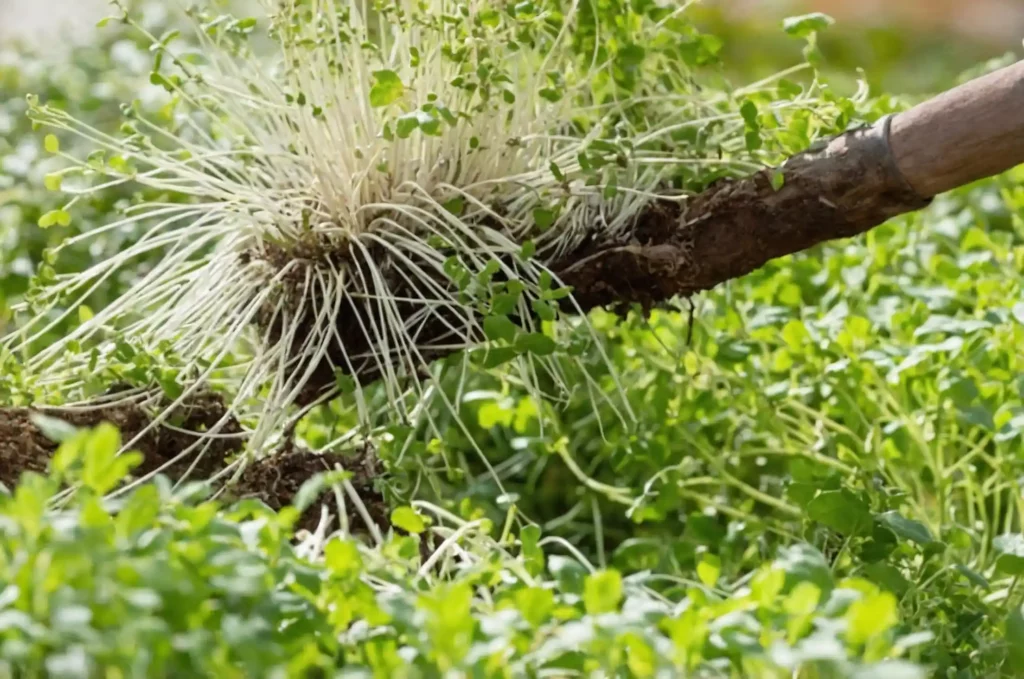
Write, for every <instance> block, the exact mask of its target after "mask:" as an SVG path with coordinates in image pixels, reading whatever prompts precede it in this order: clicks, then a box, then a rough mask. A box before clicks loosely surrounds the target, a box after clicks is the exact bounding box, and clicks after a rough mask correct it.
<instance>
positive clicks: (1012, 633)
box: [1003, 606, 1024, 676]
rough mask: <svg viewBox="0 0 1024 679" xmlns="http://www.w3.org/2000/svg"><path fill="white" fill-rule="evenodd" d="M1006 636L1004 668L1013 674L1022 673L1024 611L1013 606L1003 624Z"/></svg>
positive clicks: (1023, 667) (1023, 666) (1023, 664)
mask: <svg viewBox="0 0 1024 679" xmlns="http://www.w3.org/2000/svg"><path fill="white" fill-rule="evenodd" d="M1003 634H1004V636H1005V637H1006V669H1008V670H1011V671H1012V672H1013V675H1014V676H1021V675H1024V611H1022V609H1021V607H1020V606H1014V607H1013V609H1012V610H1011V611H1010V614H1009V615H1007V616H1006V622H1005V623H1004V624H1003Z"/></svg>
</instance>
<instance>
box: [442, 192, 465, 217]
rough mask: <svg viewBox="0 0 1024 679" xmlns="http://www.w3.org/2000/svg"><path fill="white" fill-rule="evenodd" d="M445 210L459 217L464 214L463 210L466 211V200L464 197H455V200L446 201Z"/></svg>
mask: <svg viewBox="0 0 1024 679" xmlns="http://www.w3.org/2000/svg"><path fill="white" fill-rule="evenodd" d="M444 209H445V210H447V211H448V212H450V213H452V214H453V215H455V216H456V217H458V216H459V215H461V214H462V212H463V210H465V209H466V199H465V198H463V197H462V196H455V197H454V198H452V199H450V200H447V201H445V203H444Z"/></svg>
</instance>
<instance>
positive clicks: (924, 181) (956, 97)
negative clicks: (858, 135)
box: [890, 61, 1024, 198]
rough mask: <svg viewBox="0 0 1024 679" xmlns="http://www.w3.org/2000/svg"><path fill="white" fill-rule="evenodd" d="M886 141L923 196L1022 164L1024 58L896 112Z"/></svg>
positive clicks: (905, 174)
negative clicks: (897, 113)
mask: <svg viewBox="0 0 1024 679" xmlns="http://www.w3.org/2000/svg"><path fill="white" fill-rule="evenodd" d="M890 145H891V148H892V154H893V158H894V160H895V162H896V165H897V167H899V169H900V171H901V172H902V173H903V176H904V177H905V178H906V180H907V182H909V183H910V185H911V187H913V188H914V190H915V191H917V192H918V194H919V195H921V196H922V197H924V198H931V197H932V196H936V195H938V194H940V193H943V192H944V191H949V190H951V189H955V188H957V187H958V186H963V185H964V184H969V183H971V182H973V181H977V180H979V179H984V178H985V177H991V176H992V175H996V174H999V173H1001V172H1004V171H1006V170H1008V169H1010V168H1012V167H1014V166H1015V165H1019V164H1021V163H1024V61H1019V62H1017V63H1016V64H1013V65H1012V66H1007V67H1005V68H1002V69H1000V70H998V71H995V72H993V73H990V74H988V75H986V76H983V77H981V78H978V79H976V80H972V81H970V82H968V83H965V84H963V85H961V86H959V87H956V88H954V89H952V90H949V91H948V92H945V93H943V94H941V95H939V96H937V97H935V98H934V99H930V100H929V101H926V102H924V103H923V104H920V105H918V106H915V107H914V108H912V109H910V110H909V111H906V112H904V113H901V114H899V115H897V116H896V118H895V119H894V120H893V121H892V129H891V138H890Z"/></svg>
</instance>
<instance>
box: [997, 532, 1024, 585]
mask: <svg viewBox="0 0 1024 679" xmlns="http://www.w3.org/2000/svg"><path fill="white" fill-rule="evenodd" d="M992 546H993V547H994V548H995V550H996V553H997V554H999V556H998V557H997V558H996V569H997V570H999V571H1000V572H1001V573H1006V574H1007V575H1014V576H1019V575H1024V535H1021V534H1020V533H1007V534H1005V535H1000V536H999V537H997V538H995V539H994V540H992Z"/></svg>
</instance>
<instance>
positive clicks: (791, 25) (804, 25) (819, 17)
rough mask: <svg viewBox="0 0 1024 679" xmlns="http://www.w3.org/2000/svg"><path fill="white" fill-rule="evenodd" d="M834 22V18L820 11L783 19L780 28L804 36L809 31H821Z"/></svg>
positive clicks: (809, 32) (807, 34) (793, 34)
mask: <svg viewBox="0 0 1024 679" xmlns="http://www.w3.org/2000/svg"><path fill="white" fill-rule="evenodd" d="M835 22H836V20H835V19H833V18H832V17H830V16H829V15H827V14H822V13H821V12H814V13H812V14H804V15H801V16H794V17H789V18H787V19H784V20H783V22H782V28H783V30H784V31H786V33H789V34H790V35H792V36H796V37H797V38H806V37H808V36H809V35H810V34H811V33H814V32H816V31H823V30H825V29H826V28H828V27H829V26H831V25H832V24H834V23H835Z"/></svg>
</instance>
